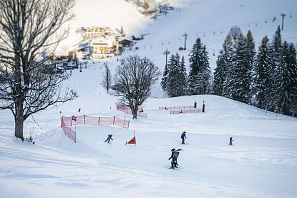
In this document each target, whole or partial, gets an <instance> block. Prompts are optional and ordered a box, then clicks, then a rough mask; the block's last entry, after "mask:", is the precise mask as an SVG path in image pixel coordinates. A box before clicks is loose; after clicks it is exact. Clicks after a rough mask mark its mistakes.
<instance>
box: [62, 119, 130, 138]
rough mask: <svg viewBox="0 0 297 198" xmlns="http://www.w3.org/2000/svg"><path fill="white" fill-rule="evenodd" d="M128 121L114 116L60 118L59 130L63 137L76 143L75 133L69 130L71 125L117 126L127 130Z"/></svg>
mask: <svg viewBox="0 0 297 198" xmlns="http://www.w3.org/2000/svg"><path fill="white" fill-rule="evenodd" d="M129 124H130V121H129V120H123V119H121V118H118V117H116V116H113V117H93V116H86V115H83V116H71V117H65V116H62V118H61V128H62V130H63V132H64V133H65V135H66V136H67V137H69V138H70V139H72V140H73V141H74V142H76V131H73V130H71V128H70V127H69V126H73V125H95V126H98V125H105V126H110V125H113V126H118V127H122V128H129Z"/></svg>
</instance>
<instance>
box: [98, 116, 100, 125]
mask: <svg viewBox="0 0 297 198" xmlns="http://www.w3.org/2000/svg"><path fill="white" fill-rule="evenodd" d="M98 125H100V116H99V117H98Z"/></svg>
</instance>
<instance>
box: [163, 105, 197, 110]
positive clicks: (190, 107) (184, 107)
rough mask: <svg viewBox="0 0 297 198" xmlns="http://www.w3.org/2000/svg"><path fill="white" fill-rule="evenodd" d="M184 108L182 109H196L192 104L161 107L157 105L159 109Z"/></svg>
mask: <svg viewBox="0 0 297 198" xmlns="http://www.w3.org/2000/svg"><path fill="white" fill-rule="evenodd" d="M181 109H182V110H184V109H189V110H192V109H196V108H194V106H162V107H159V110H181Z"/></svg>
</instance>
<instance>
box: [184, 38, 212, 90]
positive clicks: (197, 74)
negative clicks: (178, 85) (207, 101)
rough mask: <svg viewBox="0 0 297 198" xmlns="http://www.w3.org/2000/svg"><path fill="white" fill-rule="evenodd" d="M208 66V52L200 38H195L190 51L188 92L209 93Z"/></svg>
mask: <svg viewBox="0 0 297 198" xmlns="http://www.w3.org/2000/svg"><path fill="white" fill-rule="evenodd" d="M209 80H210V67H209V62H208V53H207V51H206V47H205V45H203V44H202V43H201V39H200V38H197V39H196V43H195V44H194V45H193V48H192V50H191V53H190V73H189V79H188V83H189V94H190V95H196V94H206V93H209V83H210V82H209Z"/></svg>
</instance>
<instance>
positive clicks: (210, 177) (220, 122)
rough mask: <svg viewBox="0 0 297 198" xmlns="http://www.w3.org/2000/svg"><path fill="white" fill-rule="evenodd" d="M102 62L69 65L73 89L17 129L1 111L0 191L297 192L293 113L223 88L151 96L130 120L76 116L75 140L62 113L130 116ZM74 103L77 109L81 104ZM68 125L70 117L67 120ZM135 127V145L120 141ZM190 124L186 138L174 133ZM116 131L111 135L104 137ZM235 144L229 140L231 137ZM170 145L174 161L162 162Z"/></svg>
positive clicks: (117, 193) (145, 193)
mask: <svg viewBox="0 0 297 198" xmlns="http://www.w3.org/2000/svg"><path fill="white" fill-rule="evenodd" d="M102 73H103V65H102V63H95V64H94V63H89V64H88V67H87V68H86V69H84V70H83V72H79V71H74V72H73V73H72V76H71V78H70V79H69V80H68V82H67V83H69V84H71V85H72V86H73V87H75V88H76V90H78V92H79V95H80V97H79V98H78V99H76V100H75V101H72V102H69V103H67V104H64V105H62V106H56V107H53V108H51V109H49V110H47V111H45V112H41V113H39V114H38V115H35V116H34V118H35V121H36V122H37V123H38V125H39V126H40V127H39V126H37V125H36V124H35V122H34V121H33V119H32V118H30V119H29V120H28V121H26V129H25V131H26V132H25V135H26V137H28V136H29V135H30V133H31V134H32V136H33V138H34V140H35V141H36V144H35V145H33V144H31V143H22V142H20V141H19V140H17V139H15V138H14V130H13V119H12V116H11V115H10V114H9V112H7V111H1V114H0V126H1V128H0V129H1V134H0V161H1V165H0V175H1V177H0V185H1V187H2V188H1V189H2V190H1V191H0V197H20V196H21V197H98V196H100V197H131V196H137V197H193V198H194V197H197V196H198V195H199V197H238V196H240V197H282V198H283V197H294V196H295V195H296V193H297V191H296V188H295V186H296V185H297V181H296V175H297V169H296V167H297V144H296V141H297V133H296V128H297V119H296V118H291V117H287V116H283V115H279V114H274V113H271V112H265V111H263V110H260V109H257V108H255V107H251V106H249V105H246V104H243V103H240V102H236V101H233V100H229V99H226V98H222V97H218V96H211V95H197V96H185V97H177V98H150V99H148V100H147V102H146V103H145V104H144V105H143V107H144V112H146V113H147V114H148V117H147V118H139V119H137V120H131V123H130V128H129V129H123V128H118V127H113V126H76V131H77V143H74V142H73V141H72V140H70V139H68V138H67V137H66V136H65V135H64V133H63V132H62V130H61V128H60V127H59V124H60V123H59V119H60V115H59V112H60V111H61V112H62V114H63V115H65V116H71V115H91V116H113V115H115V116H118V117H121V118H123V119H131V116H130V115H128V114H124V113H123V112H119V111H117V110H116V109H115V103H116V102H117V100H116V98H115V97H114V96H111V95H108V94H106V92H105V90H104V89H103V88H102V87H101V86H100V81H99V79H100V76H102ZM203 100H204V102H205V104H206V112H205V113H192V114H178V115H172V114H170V113H169V111H168V110H159V107H160V106H190V105H193V104H194V102H195V101H197V103H198V105H197V106H198V108H200V109H201V108H202V103H203ZM79 108H81V111H80V112H79V113H78V109H79ZM72 129H73V130H75V126H72ZM134 131H135V134H136V141H137V144H136V145H125V142H126V141H128V140H130V139H131V138H132V137H133V134H134ZM182 131H186V132H187V138H186V143H187V144H185V145H182V144H181V139H180V135H181V132H182ZM108 134H113V139H114V140H113V141H112V142H111V144H107V143H105V142H104V140H105V138H106V137H107V135H108ZM231 136H232V137H233V138H234V142H233V143H234V145H233V146H229V145H228V143H229V137H231ZM172 148H181V149H182V151H181V153H180V157H179V159H178V163H179V165H180V168H178V169H174V170H173V169H169V167H170V161H169V160H168V158H169V157H170V154H171V151H170V150H171V149H172Z"/></svg>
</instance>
